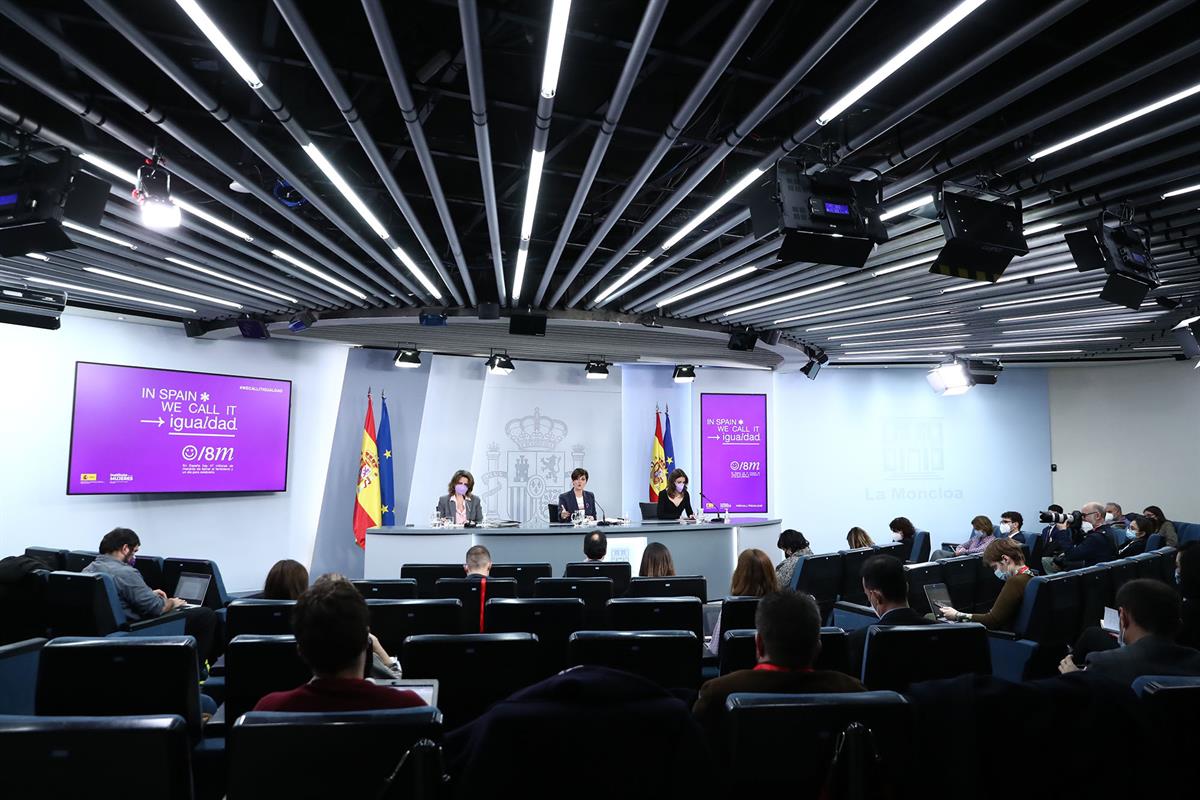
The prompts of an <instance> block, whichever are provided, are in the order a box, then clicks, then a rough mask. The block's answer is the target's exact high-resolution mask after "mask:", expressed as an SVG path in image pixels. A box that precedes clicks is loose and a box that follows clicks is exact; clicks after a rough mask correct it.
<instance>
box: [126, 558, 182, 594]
mask: <svg viewBox="0 0 1200 800" xmlns="http://www.w3.org/2000/svg"><path fill="white" fill-rule="evenodd" d="M133 568H134V569H136V570H137V571H138V572H140V573H142V580H144V581H145V582H146V585H147V586H149V587H150V588H151V589H161V590H162V591H164V592H165V591H166V590H167V573H166V559H165V558H162V557H161V556H144V555H142V554H141V553H138V555H137V558H136V559H134V562H133ZM172 588H173V587H172Z"/></svg>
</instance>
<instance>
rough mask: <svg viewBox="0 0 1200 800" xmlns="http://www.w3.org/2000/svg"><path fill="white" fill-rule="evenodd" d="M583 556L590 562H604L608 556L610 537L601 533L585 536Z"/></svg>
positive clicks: (593, 532)
mask: <svg viewBox="0 0 1200 800" xmlns="http://www.w3.org/2000/svg"><path fill="white" fill-rule="evenodd" d="M583 555H584V556H585V557H586V558H587V560H588V561H603V560H604V557H605V556H606V555H608V537H607V536H605V535H604V534H603V533H602V532H601V531H592V532H591V533H589V534H587V535H586V536H584V537H583Z"/></svg>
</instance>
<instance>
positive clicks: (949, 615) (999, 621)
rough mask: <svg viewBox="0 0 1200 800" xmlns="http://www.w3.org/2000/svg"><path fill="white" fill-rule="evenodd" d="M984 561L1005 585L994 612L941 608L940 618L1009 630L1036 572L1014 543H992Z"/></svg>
mask: <svg viewBox="0 0 1200 800" xmlns="http://www.w3.org/2000/svg"><path fill="white" fill-rule="evenodd" d="M983 561H984V563H985V564H987V566H988V567H989V568H990V569H991V570H992V572H993V573H995V575H996V577H997V578H999V579H1000V580H1002V581H1004V588H1003V589H1001V590H1000V594H999V595H998V596H997V597H996V602H995V603H993V604H992V608H991V610H989V611H988V612H987V613H985V614H966V613H963V612H961V611H959V610H958V609H955V608H951V607H950V606H942V607H941V609H940V610H941V616H942V617H943V618H944V619H948V620H952V621H954V622H978V623H980V624H981V625H983V626H984V627H986V628H987V629H988V630H1009V629H1010V628H1011V627H1012V623H1013V620H1015V619H1016V618H1017V614H1019V613H1020V611H1021V602H1022V601H1023V600H1024V599H1025V587H1026V586H1028V585H1029V581H1031V580H1033V572H1031V571H1030V569H1029V567H1027V566H1025V551H1024V550H1023V549H1021V545H1019V544H1017V543H1016V542H1014V541H1013V540H1011V539H993V540H992V542H991V543H990V544H988V546H987V547H986V548H984V551H983Z"/></svg>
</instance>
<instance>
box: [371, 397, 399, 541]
mask: <svg viewBox="0 0 1200 800" xmlns="http://www.w3.org/2000/svg"><path fill="white" fill-rule="evenodd" d="M380 405H382V406H383V413H382V414H381V415H380V417H379V435H378V436H376V437H375V441H376V446H377V447H378V448H379V499H380V501H381V503H380V504H381V506H382V508H381V509H380V510H381V511H382V512H383V516H382V519H381V520H380V524H381V525H395V524H396V484H395V482H394V481H393V479H392V424H391V422H390V421H389V420H388V410H387V398H386V397H385V398H383V399H382V400H381V401H380Z"/></svg>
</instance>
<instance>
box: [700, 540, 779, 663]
mask: <svg viewBox="0 0 1200 800" xmlns="http://www.w3.org/2000/svg"><path fill="white" fill-rule="evenodd" d="M778 589H779V580H778V578H776V577H775V567H774V566H772V564H771V557H770V556H768V555H767V554H766V553H764V552H763V551H762V550H759V549H758V548H750V549H748V550H743V551H742V552H741V553H740V554H739V555H738V560H737V566H736V567H734V568H733V578H732V579H731V580H730V581H729V596H730V597H762V596H763V595H765V594H770V593H771V592H774V591H778ZM720 645H721V616H720V615H719V614H718V615H717V624H716V625H714V626H713V632H712V638H711V639H709V641H708V652H709V653H711V654H712V655H714V656H715V655H716V654H717V650H718V648H719V647H720Z"/></svg>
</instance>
